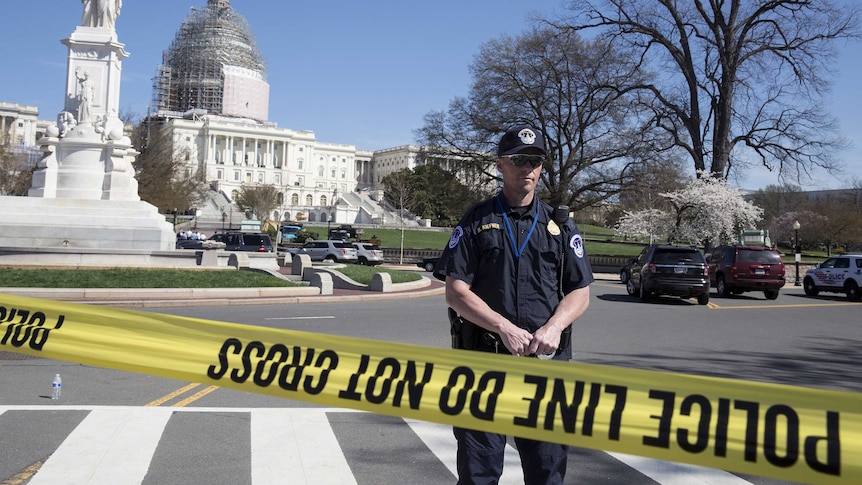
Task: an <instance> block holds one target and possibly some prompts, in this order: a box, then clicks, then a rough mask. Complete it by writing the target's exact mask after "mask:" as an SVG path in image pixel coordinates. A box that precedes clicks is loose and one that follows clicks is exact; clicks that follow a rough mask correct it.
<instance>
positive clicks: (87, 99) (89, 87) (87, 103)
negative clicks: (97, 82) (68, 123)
mask: <svg viewBox="0 0 862 485" xmlns="http://www.w3.org/2000/svg"><path fill="white" fill-rule="evenodd" d="M75 77H76V78H78V85H79V90H78V123H86V122H88V121H90V119H91V118H92V108H93V98H95V97H96V92H95V88H94V87H93V81H91V80H90V71H84V74H83V75H82V74H81V68H80V67H79V68H77V69H75Z"/></svg>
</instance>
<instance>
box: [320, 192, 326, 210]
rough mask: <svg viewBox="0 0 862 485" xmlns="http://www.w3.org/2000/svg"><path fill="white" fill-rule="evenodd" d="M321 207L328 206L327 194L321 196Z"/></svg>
mask: <svg viewBox="0 0 862 485" xmlns="http://www.w3.org/2000/svg"><path fill="white" fill-rule="evenodd" d="M320 207H326V196H325V195H321V196H320Z"/></svg>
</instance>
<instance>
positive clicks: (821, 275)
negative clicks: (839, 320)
mask: <svg viewBox="0 0 862 485" xmlns="http://www.w3.org/2000/svg"><path fill="white" fill-rule="evenodd" d="M860 287H862V254H844V255H841V256H833V257H831V258H829V259H827V260H826V261H824V262H822V263H817V265H816V266H815V267H814V268H813V269H809V270H808V271H806V272H805V277H804V278H803V279H802V289H803V290H804V291H805V294H806V295H808V296H817V295H818V294H819V293H820V292H821V291H826V292H832V293H844V294H846V295H847V299H848V300H850V301H859V300H862V293H860V290H859V288H860Z"/></svg>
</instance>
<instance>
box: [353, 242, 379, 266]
mask: <svg viewBox="0 0 862 485" xmlns="http://www.w3.org/2000/svg"><path fill="white" fill-rule="evenodd" d="M353 247H355V248H356V257H357V258H358V259H359V261H357V262H358V263H359V264H365V265H368V266H374V265H377V264H381V263H383V250H382V249H380V246H378V245H376V244H371V243H365V242H358V243H353Z"/></svg>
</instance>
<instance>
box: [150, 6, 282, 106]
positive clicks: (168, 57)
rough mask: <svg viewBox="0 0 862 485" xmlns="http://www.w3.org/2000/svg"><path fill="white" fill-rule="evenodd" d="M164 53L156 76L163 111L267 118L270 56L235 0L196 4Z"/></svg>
mask: <svg viewBox="0 0 862 485" xmlns="http://www.w3.org/2000/svg"><path fill="white" fill-rule="evenodd" d="M162 57H163V59H162V62H163V64H162V65H161V66H160V67H159V71H158V74H157V75H156V79H155V80H154V96H153V98H154V103H155V104H154V106H155V108H156V110H157V111H170V112H180V113H184V112H188V111H191V110H195V111H196V112H198V113H202V112H203V111H206V112H207V113H209V114H216V115H223V116H231V117H238V118H250V119H254V120H257V121H262V122H263V121H266V120H267V117H268V111H269V84H268V83H267V82H266V61H265V59H264V57H263V55H262V54H261V52H260V50H259V49H258V47H257V42H256V41H255V38H254V34H253V33H252V31H251V28H250V27H249V25H248V22H247V21H246V19H245V17H243V16H242V15H240V14H238V13H237V12H236V11H234V10H233V9H232V8H231V6H230V0H208V2H207V7H206V8H203V9H199V8H192V12H191V14H189V17H188V18H187V19H186V20H185V21H183V23H182V25H181V26H180V28H179V30H178V31H177V34H176V38H175V39H174V41H173V42H172V43H171V45H170V47H169V48H168V49H167V50H166V51H165V52H164V54H163V56H162Z"/></svg>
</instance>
